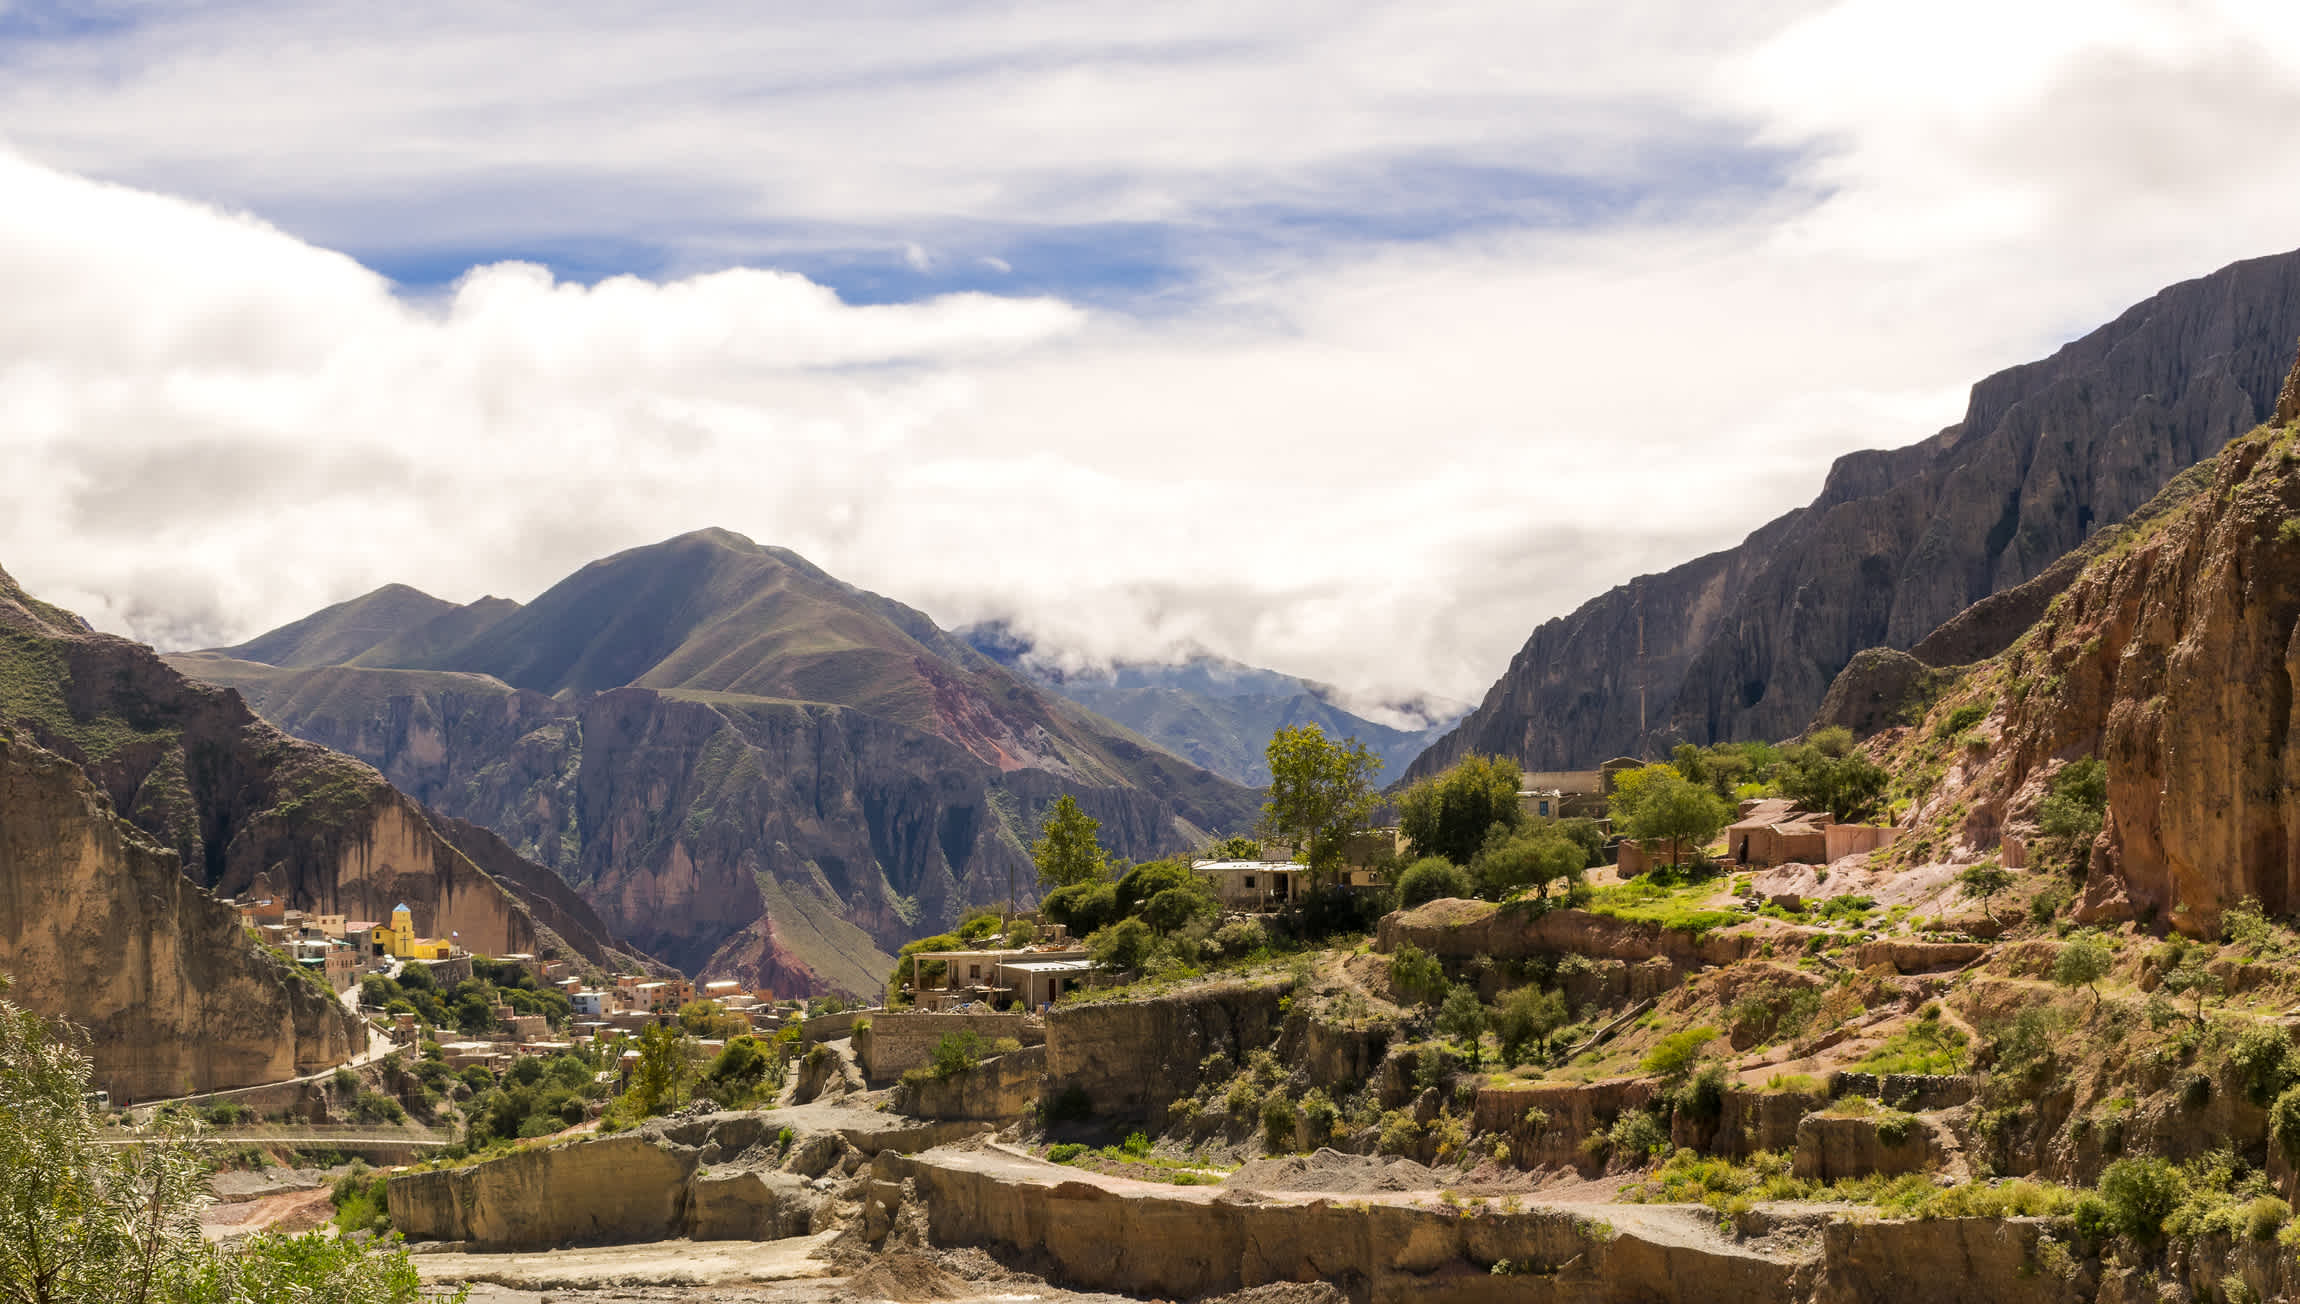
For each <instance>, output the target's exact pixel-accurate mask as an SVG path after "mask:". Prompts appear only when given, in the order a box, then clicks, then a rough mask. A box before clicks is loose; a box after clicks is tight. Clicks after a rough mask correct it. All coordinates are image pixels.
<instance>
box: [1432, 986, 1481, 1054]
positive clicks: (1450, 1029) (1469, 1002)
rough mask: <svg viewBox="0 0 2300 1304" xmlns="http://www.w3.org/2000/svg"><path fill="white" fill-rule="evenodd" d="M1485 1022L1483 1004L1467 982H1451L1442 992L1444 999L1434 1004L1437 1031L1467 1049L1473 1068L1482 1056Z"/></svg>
mask: <svg viewBox="0 0 2300 1304" xmlns="http://www.w3.org/2000/svg"><path fill="white" fill-rule="evenodd" d="M1485 1024H1486V1018H1485V1006H1484V1005H1483V1004H1481V1003H1479V1001H1478V999H1477V992H1476V991H1475V990H1474V989H1473V988H1471V987H1470V985H1469V984H1467V983H1455V984H1454V985H1453V987H1452V988H1451V989H1450V990H1448V991H1447V992H1446V995H1445V1002H1444V1003H1443V1004H1442V1005H1440V1006H1439V1007H1438V1012H1437V1030H1438V1032H1439V1033H1440V1034H1442V1035H1444V1036H1446V1037H1450V1038H1452V1039H1453V1040H1455V1041H1458V1042H1460V1043H1462V1044H1463V1045H1464V1046H1467V1047H1468V1048H1469V1066H1470V1067H1471V1068H1473V1069H1474V1068H1476V1067H1477V1066H1478V1063H1479V1061H1480V1060H1481V1059H1482V1058H1483V1053H1484V1046H1483V1041H1484V1038H1485Z"/></svg>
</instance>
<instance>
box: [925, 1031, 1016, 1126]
mask: <svg viewBox="0 0 2300 1304" xmlns="http://www.w3.org/2000/svg"><path fill="white" fill-rule="evenodd" d="M1045 1089H1046V1048H1045V1047H1044V1046H1027V1047H1024V1048H1023V1049H1021V1050H1018V1051H1012V1052H1009V1053H1007V1054H1004V1055H996V1056H993V1057H991V1058H989V1059H986V1060H984V1061H982V1062H981V1063H980V1064H977V1065H975V1066H974V1067H973V1068H971V1069H969V1070H967V1071H966V1072H964V1073H960V1074H957V1075H955V1076H952V1077H948V1078H934V1079H928V1080H926V1081H922V1082H916V1083H912V1082H905V1083H903V1084H902V1085H901V1086H898V1087H896V1088H895V1091H896V1093H897V1094H896V1108H898V1109H900V1110H901V1111H902V1112H903V1113H905V1114H909V1115H912V1116H913V1117H916V1118H932V1119H977V1120H980V1121H983V1122H990V1123H1012V1122H1016V1121H1018V1120H1020V1119H1023V1118H1027V1117H1029V1116H1030V1114H1031V1112H1032V1111H1033V1110H1035V1109H1036V1108H1037V1107H1038V1101H1039V1097H1040V1095H1041V1094H1042V1093H1043V1092H1044V1091H1045Z"/></svg>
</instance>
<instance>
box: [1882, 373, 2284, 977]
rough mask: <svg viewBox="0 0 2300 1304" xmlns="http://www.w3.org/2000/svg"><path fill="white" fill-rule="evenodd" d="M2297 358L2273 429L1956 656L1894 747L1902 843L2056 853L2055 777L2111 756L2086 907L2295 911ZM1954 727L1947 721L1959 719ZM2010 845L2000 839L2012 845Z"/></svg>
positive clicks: (1956, 853)
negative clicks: (2004, 628)
mask: <svg viewBox="0 0 2300 1304" xmlns="http://www.w3.org/2000/svg"><path fill="white" fill-rule="evenodd" d="M2296 645H2300V367H2296V368H2295V369H2294V371H2293V374H2292V378H2291V380H2290V381H2289V382H2288V383H2287V386H2286V390H2285V398H2284V401H2283V402H2282V403H2281V404H2280V405H2279V407H2278V410H2277V413H2276V416H2275V425H2273V426H2270V427H2265V428H2262V429H2260V430H2257V431H2254V432H2252V433H2250V434H2248V435H2246V436H2245V437H2243V438H2241V439H2239V440H2237V441H2236V442H2234V443H2231V444H2230V445H2228V446H2227V447H2226V448H2224V449H2223V450H2222V451H2221V452H2220V453H2219V455H2218V456H2217V457H2215V458H2213V459H2211V460H2210V461H2209V462H2207V463H2206V464H2205V465H2203V466H2201V467H2199V468H2197V470H2196V472H2194V473H2192V474H2190V475H2184V476H2182V477H2181V478H2180V479H2179V480H2178V481H2176V482H2175V483H2174V484H2173V485H2172V486H2170V487H2169V488H2167V489H2166V490H2165V491H2164V492H2163V493H2162V494H2161V495H2159V498H2158V501H2157V503H2156V505H2155V509H2154V510H2152V511H2151V512H2149V513H2147V514H2146V515H2145V518H2144V519H2142V520H2139V521H2137V522H2136V523H2135V524H2133V525H2130V526H2125V527H2119V528H2117V529H2115V530H2113V531H2110V532H2108V533H2107V534H2106V535H2105V536H2104V546H2101V547H2099V548H2097V549H2095V550H2093V551H2092V552H2091V555H2090V556H2089V557H2088V558H2087V559H2086V561H2085V564H2084V565H2082V566H2081V567H2080V568H2079V569H2078V571H2077V573H2076V574H2075V575H2073V576H2071V577H2069V579H2068V580H2067V582H2066V583H2065V584H2064V585H2063V588H2062V591H2061V592H2060V593H2059V594H2058V595H2057V596H2056V597H2055V598H2054V599H2053V600H2052V601H2051V602H2050V603H2049V604H2047V606H2046V607H2045V609H2044V610H2043V611H2042V612H2041V613H2040V614H2039V616H2038V618H2037V619H2036V620H2035V622H2034V623H2033V624H2032V625H2031V626H2030V627H2029V628H2028V629H2027V630H2026V631H2024V632H2023V633H2022V634H2021V635H2020V636H2019V637H2018V638H2017V639H2015V640H2013V641H2012V642H2011V644H2010V646H2008V647H2007V648H2005V649H2004V650H2003V651H2001V652H1999V653H1998V654H1996V655H1995V656H1993V657H1991V658H1990V659H1988V660H1985V661H1982V662H1980V663H1978V664H1976V665H1975V666H1973V667H1971V668H1970V669H1968V670H1966V671H1964V672H1963V673H1962V674H1961V676H1960V677H1959V679H1958V681H1957V684H1956V686H1955V687H1954V688H1953V689H1951V690H1949V691H1948V692H1947V693H1946V694H1944V695H1943V696H1942V697H1941V698H1940V699H1939V701H1938V702H1937V703H1936V704H1934V705H1933V706H1932V707H1931V708H1930V712H1929V714H1927V715H1926V716H1925V717H1924V719H1923V720H1922V722H1921V723H1920V724H1919V725H1918V726H1917V727H1915V728H1911V729H1906V730H1902V731H1899V732H1898V734H1897V735H1888V737H1887V738H1886V739H1885V740H1884V751H1885V755H1886V757H1887V759H1888V761H1889V763H1890V764H1891V766H1892V768H1893V769H1894V771H1895V772H1896V775H1897V776H1898V777H1899V778H1900V779H1901V782H1902V785H1903V787H1904V788H1905V789H1906V790H1908V791H1910V792H1912V793H1913V794H1915V796H1916V798H1917V800H1916V804H1915V806H1914V808H1913V809H1912V810H1911V811H1910V813H1909V815H1908V817H1907V818H1906V819H1905V820H1904V825H1905V826H1906V832H1905V833H1904V835H1903V839H1902V840H1903V842H1905V843H1909V844H1911V845H1912V846H1913V847H1915V848H1919V849H1922V850H1923V851H1925V852H1928V853H1929V854H1932V855H1933V856H1935V857H1936V858H1963V857H1972V856H1978V855H1982V854H1988V853H1992V852H1999V851H2005V850H2009V844H2010V843H2011V842H2013V841H2018V842H2020V843H2022V844H2024V849H2025V850H2026V851H2027V852H2028V856H2027V859H2028V860H2029V862H2030V863H2031V865H2032V866H2042V865H2044V864H2047V863H2065V862H2066V861H2067V860H2069V859H2071V855H2070V852H2069V850H2068V849H2065V848H2060V847H2056V846H2055V845H2054V840H2052V839H2045V838H2041V837H2039V836H2038V822H2039V816H2040V807H2041V806H2042V804H2043V799H2044V797H2045V795H2046V793H2047V791H2048V789H2049V787H2050V783H2051V780H2052V779H2053V777H2054V776H2055V775H2056V774H2057V773H2058V772H2059V770H2060V768H2061V767H2062V766H2063V765H2064V764H2066V763H2068V762H2071V761H2075V760H2081V759H2084V758H2088V757H2098V758H2099V759H2101V760H2102V761H2103V762H2104V763H2105V767H2106V778H2107V796H2108V805H2107V812H2106V819H2105V821H2104V823H2103V826H2102V828H2101V831H2100V834H2099V836H2098V837H2097V838H2096V839H2094V841H2093V843H2092V846H2091V848H2090V854H2089V856H2088V857H2086V859H2087V860H2088V861H2089V872H2086V871H2085V870H2081V869H2080V870H2079V877H2080V878H2081V879H2082V882H2083V884H2084V897H2083V900H2082V901H2081V902H2080V904H2079V911H2078V917H2079V918H2080V919H2081V920H2084V921H2087V922H2091V921H2102V920H2120V919H2126V918H2132V917H2134V916H2136V915H2139V916H2145V917H2149V918H2154V919H2159V920H2162V921H2164V922H2165V923H2168V924H2170V925H2171V926H2172V927H2174V928H2176V929H2178V930H2180V931H2182V932H2185V933H2188V934H2190V935H2191V936H2199V937H2211V938H2215V939H2217V938H2218V937H2219V935H2220V932H2219V922H2218V921H2219V918H2220V915H2221V913H2222V912H2223V911H2224V910H2226V909H2227V908H2228V907H2230V906H2233V905H2235V904H2237V903H2238V902H2239V901H2241V900H2243V899H2244V898H2247V897H2250V898H2253V899H2255V900H2257V901H2258V902H2259V903H2260V904H2261V906H2262V907H2263V908H2264V909H2265V910H2266V911H2267V912H2268V913H2269V914H2270V915H2289V914H2290V913H2292V911H2293V910H2294V909H2296V908H2300V796H2295V792H2296V787H2300V785H2296V779H2295V776H2300V730H2296V729H2295V727H2294V716H2293V707H2292V703H2293V688H2294V675H2295V673H2296V667H2295V663H2294V661H2293V652H2292V649H2293V648H2294V647H2295V646H2296ZM1952 718H1953V719H1955V720H1956V722H1957V726H1958V727H1957V728H1953V729H1952V728H1950V727H1948V725H1947V723H1946V722H1948V721H1949V720H1951V719H1952ZM2012 860H2013V858H2012V857H2008V863H2012Z"/></svg>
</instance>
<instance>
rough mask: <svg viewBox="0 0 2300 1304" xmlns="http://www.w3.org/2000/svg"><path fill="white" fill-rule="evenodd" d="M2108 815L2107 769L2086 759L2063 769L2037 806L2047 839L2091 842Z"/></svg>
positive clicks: (2053, 777) (2088, 758)
mask: <svg viewBox="0 0 2300 1304" xmlns="http://www.w3.org/2000/svg"><path fill="white" fill-rule="evenodd" d="M2107 813H2108V767H2107V766H2105V765H2102V764H2101V763H2100V762H2099V761H2097V760H2094V759H2092V758H2090V757H2087V758H2086V759H2084V760H2081V761H2072V762H2070V763H2069V764H2067V765H2064V766H2062V767H2060V771H2059V773H2057V774H2055V775H2053V776H2052V787H2051V791H2050V792H2049V793H2048V794H2047V795H2046V796H2045V799H2044V801H2043V802H2042V803H2041V804H2040V805H2039V806H2038V807H2037V824H2038V826H2039V828H2040V829H2041V830H2042V831H2043V832H2044V834H2045V836H2047V837H2053V838H2069V839H2076V840H2081V841H2086V842H2089V841H2091V840H2092V838H2093V835H2095V834H2097V833H2099V832H2100V826H2101V824H2102V822H2103V821H2104V819H2105V817H2106V815H2107Z"/></svg>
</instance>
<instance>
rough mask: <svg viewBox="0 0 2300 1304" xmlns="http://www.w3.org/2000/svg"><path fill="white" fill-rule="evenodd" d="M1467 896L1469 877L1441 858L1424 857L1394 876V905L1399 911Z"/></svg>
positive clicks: (1458, 867) (1468, 892)
mask: <svg viewBox="0 0 2300 1304" xmlns="http://www.w3.org/2000/svg"><path fill="white" fill-rule="evenodd" d="M1469 894H1470V884H1469V875H1467V874H1465V873H1463V872H1462V870H1461V867H1460V866H1459V865H1456V864H1454V863H1453V862H1452V861H1450V860H1447V859H1446V858H1445V857H1443V856H1424V857H1422V858H1421V859H1420V860H1417V861H1415V862H1414V863H1412V864H1411V865H1408V866H1406V868H1405V872H1404V873H1402V874H1400V875H1398V905H1399V907H1400V908H1402V909H1406V910H1411V909H1413V908H1414V907H1415V906H1418V905H1426V904H1428V903H1429V902H1432V901H1438V900H1442V899H1445V898H1447V897H1466V896H1468V895H1469Z"/></svg>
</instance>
